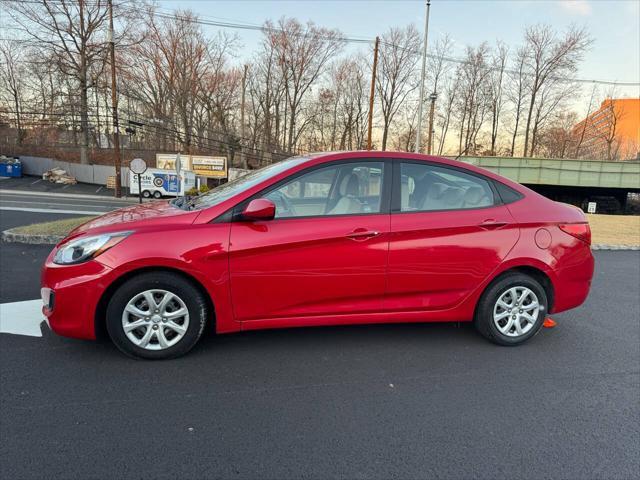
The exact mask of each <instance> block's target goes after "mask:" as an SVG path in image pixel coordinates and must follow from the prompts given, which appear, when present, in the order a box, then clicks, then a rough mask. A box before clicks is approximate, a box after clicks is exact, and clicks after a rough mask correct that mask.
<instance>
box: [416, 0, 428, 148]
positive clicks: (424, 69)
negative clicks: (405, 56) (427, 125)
mask: <svg viewBox="0 0 640 480" xmlns="http://www.w3.org/2000/svg"><path fill="white" fill-rule="evenodd" d="M430 8H431V0H427V14H426V15H425V20H424V44H423V46H422V72H421V74H420V98H419V101H418V130H417V131H416V153H420V132H421V131H422V101H423V100H424V80H425V77H426V74H427V40H428V39H429V9H430ZM429 135H431V130H429Z"/></svg>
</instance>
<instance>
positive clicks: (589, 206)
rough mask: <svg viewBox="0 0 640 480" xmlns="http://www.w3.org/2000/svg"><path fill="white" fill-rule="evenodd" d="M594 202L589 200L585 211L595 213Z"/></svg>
mask: <svg viewBox="0 0 640 480" xmlns="http://www.w3.org/2000/svg"><path fill="white" fill-rule="evenodd" d="M596 206H597V204H596V202H589V204H588V205H587V213H596Z"/></svg>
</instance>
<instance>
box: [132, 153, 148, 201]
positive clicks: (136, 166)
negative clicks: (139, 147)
mask: <svg viewBox="0 0 640 480" xmlns="http://www.w3.org/2000/svg"><path fill="white" fill-rule="evenodd" d="M129 170H131V172H132V173H134V174H135V175H136V176H137V177H138V202H139V203H142V180H141V177H142V174H143V173H144V172H146V171H147V163H146V162H145V161H144V160H143V159H141V158H134V159H133V160H131V163H129Z"/></svg>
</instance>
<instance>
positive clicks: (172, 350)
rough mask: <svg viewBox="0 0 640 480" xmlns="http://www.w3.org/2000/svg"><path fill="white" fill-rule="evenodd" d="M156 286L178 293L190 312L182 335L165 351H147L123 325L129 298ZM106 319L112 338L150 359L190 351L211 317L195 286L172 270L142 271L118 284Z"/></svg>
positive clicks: (131, 352) (129, 351)
mask: <svg viewBox="0 0 640 480" xmlns="http://www.w3.org/2000/svg"><path fill="white" fill-rule="evenodd" d="M153 289H158V290H166V291H168V292H171V293H173V294H174V295H177V296H178V297H179V298H180V299H181V300H182V301H183V302H184V305H185V306H186V308H187V311H188V313H189V325H188V326H187V330H186V332H185V333H184V335H183V337H182V338H181V339H180V340H179V341H178V342H177V343H176V344H175V345H171V346H169V347H168V348H165V349H163V350H147V349H145V348H142V347H140V346H138V345H135V344H134V343H133V342H132V341H131V340H129V338H128V337H127V335H126V334H125V331H124V328H123V325H122V315H123V312H124V309H125V307H126V306H127V304H128V303H129V301H130V300H131V299H132V298H133V297H135V296H136V295H138V294H140V293H142V292H144V291H146V290H153ZM106 318H107V322H106V323H107V331H108V332H109V336H110V337H111V340H112V341H113V343H114V344H115V345H116V347H118V348H119V349H120V350H121V351H122V352H124V353H126V354H127V355H129V356H132V357H136V358H147V359H168V358H177V357H180V356H182V355H184V354H186V353H187V352H188V351H189V350H191V349H192V348H193V347H194V345H195V344H196V343H197V342H198V340H199V339H200V337H201V336H202V332H203V331H204V328H205V325H206V323H207V318H208V312H207V301H206V299H205V297H204V295H203V294H202V293H201V292H200V290H199V289H198V288H197V287H196V285H194V284H193V283H192V282H191V281H189V280H188V279H185V278H184V277H182V276H181V275H178V274H176V273H171V272H149V273H143V274H140V275H138V276H136V277H133V278H131V279H129V280H127V281H126V282H125V283H123V284H122V285H121V286H120V287H118V289H117V290H116V291H115V293H114V294H113V296H112V297H111V299H110V300H109V304H108V306H107V315H106ZM160 325H161V324H160ZM147 328H151V327H147ZM163 328H164V327H163Z"/></svg>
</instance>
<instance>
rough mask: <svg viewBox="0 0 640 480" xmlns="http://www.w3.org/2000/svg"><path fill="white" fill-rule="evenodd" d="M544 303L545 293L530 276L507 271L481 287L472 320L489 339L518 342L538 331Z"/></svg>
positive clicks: (509, 342) (544, 306)
mask: <svg viewBox="0 0 640 480" xmlns="http://www.w3.org/2000/svg"><path fill="white" fill-rule="evenodd" d="M547 305H548V303H547V294H546V292H545V290H544V288H543V287H542V286H541V285H540V284H539V283H538V282H537V281H536V280H535V279H534V278H532V277H530V276H528V275H525V274H523V273H517V272H514V273H508V274H506V275H504V276H502V277H500V278H499V279H498V280H497V281H494V282H493V283H492V284H491V285H489V287H488V288H487V289H486V290H485V292H484V293H483V295H482V297H481V298H480V302H479V303H478V308H477V309H476V316H475V319H474V321H475V325H476V328H477V329H478V331H479V332H480V333H481V334H482V335H483V336H484V337H486V338H487V339H489V340H491V341H492V342H494V343H497V344H499V345H520V344H522V343H524V342H526V341H527V340H529V339H530V338H531V337H533V336H534V335H535V334H536V333H538V331H539V330H540V327H542V323H543V322H544V317H545V315H546V312H547Z"/></svg>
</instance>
